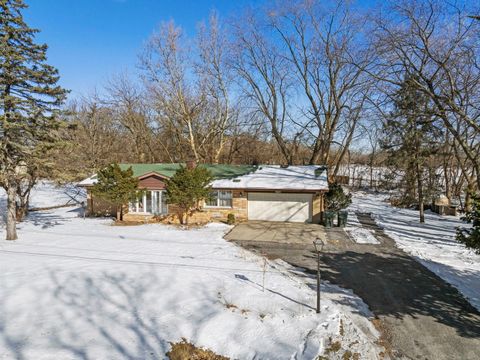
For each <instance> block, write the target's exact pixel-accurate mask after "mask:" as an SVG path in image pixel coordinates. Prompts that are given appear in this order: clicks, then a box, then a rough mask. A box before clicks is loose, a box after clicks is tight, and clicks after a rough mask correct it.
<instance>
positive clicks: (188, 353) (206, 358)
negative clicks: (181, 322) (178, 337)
mask: <svg viewBox="0 0 480 360" xmlns="http://www.w3.org/2000/svg"><path fill="white" fill-rule="evenodd" d="M170 345H172V348H171V349H170V351H169V352H167V354H166V355H167V356H168V358H169V359H170V360H229V359H228V358H227V357H225V356H221V355H217V354H215V353H214V352H213V351H211V350H208V349H202V348H198V347H196V346H195V345H193V344H191V343H189V342H187V340H186V339H185V338H183V339H182V341H180V342H177V343H170Z"/></svg>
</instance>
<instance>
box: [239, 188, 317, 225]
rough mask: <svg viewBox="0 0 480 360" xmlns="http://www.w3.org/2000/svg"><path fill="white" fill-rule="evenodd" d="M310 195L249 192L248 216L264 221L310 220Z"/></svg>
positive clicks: (251, 218)
mask: <svg viewBox="0 0 480 360" xmlns="http://www.w3.org/2000/svg"><path fill="white" fill-rule="evenodd" d="M311 207H312V195H311V194H300V193H249V194H248V218H249V219H250V220H264V221H290V222H310V221H311V219H312V218H311Z"/></svg>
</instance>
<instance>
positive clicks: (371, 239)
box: [344, 211, 380, 245]
mask: <svg viewBox="0 0 480 360" xmlns="http://www.w3.org/2000/svg"><path fill="white" fill-rule="evenodd" d="M344 230H345V232H346V233H347V234H348V236H349V237H350V239H352V240H353V241H354V242H356V243H357V244H374V245H376V244H380V241H378V240H377V238H376V237H375V235H374V233H373V232H372V231H371V230H370V229H365V228H362V225H361V224H360V222H359V221H358V219H357V215H356V214H355V213H354V212H352V211H349V212H348V221H347V226H346V227H345V228H344Z"/></svg>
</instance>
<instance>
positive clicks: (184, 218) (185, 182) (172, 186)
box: [165, 166, 213, 225]
mask: <svg viewBox="0 0 480 360" xmlns="http://www.w3.org/2000/svg"><path fill="white" fill-rule="evenodd" d="M212 180H213V178H212V174H211V173H210V171H208V170H207V169H205V168H201V167H191V168H188V167H183V166H182V167H181V168H180V170H178V171H177V172H176V173H175V175H173V176H172V177H171V178H170V179H167V180H166V182H165V183H166V185H167V192H166V194H167V202H168V203H169V204H175V205H176V207H177V214H178V219H179V221H180V224H187V225H188V218H189V217H190V213H191V211H193V210H195V209H196V208H199V204H200V202H201V201H204V200H206V199H209V198H210V192H211V188H210V182H211V181H212Z"/></svg>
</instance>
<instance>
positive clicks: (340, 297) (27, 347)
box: [0, 184, 380, 359]
mask: <svg viewBox="0 0 480 360" xmlns="http://www.w3.org/2000/svg"><path fill="white" fill-rule="evenodd" d="M52 191H53V190H52V188H49V186H48V185H46V184H43V186H41V187H40V188H39V189H37V190H36V192H35V193H34V197H36V199H32V200H33V201H34V202H35V204H36V205H37V206H38V205H43V206H51V205H55V203H56V202H57V201H58V200H59V198H57V197H56V195H54V194H52V193H51V192H52ZM2 196H4V195H3V194H0V198H1V197H2ZM58 196H59V197H60V195H58ZM40 203H41V204H40ZM79 214H80V210H79V209H78V208H71V207H69V208H61V209H56V210H49V211H39V212H34V213H31V215H30V216H29V217H28V219H27V220H26V221H25V222H23V223H22V224H20V225H19V230H18V233H19V238H20V240H18V241H16V242H6V241H4V240H0V288H1V289H2V290H1V292H0V359H9V358H24V359H86V358H88V359H123V358H129V359H163V358H165V353H166V352H167V351H168V349H169V347H170V345H169V342H171V341H179V340H180V339H181V338H182V337H185V338H186V339H187V340H189V341H191V342H193V343H195V344H196V345H197V346H202V347H207V348H210V349H212V350H213V351H215V352H216V353H218V354H222V355H225V356H228V357H231V358H237V359H254V358H255V359H314V358H316V357H317V356H318V355H320V354H323V353H325V351H326V349H327V348H328V346H329V345H330V342H331V341H340V342H341V344H342V348H344V349H347V348H348V349H349V350H350V351H352V352H354V353H355V352H357V353H359V354H361V357H362V358H365V359H376V358H379V356H378V353H379V351H380V349H378V346H377V345H376V343H375V342H376V341H377V339H378V333H377V332H376V330H375V329H374V327H373V325H372V324H371V322H370V321H369V320H368V317H369V316H371V315H370V314H369V313H368V309H367V308H366V306H365V304H364V303H363V302H362V301H361V300H360V299H359V298H358V297H356V296H355V295H353V294H352V293H351V292H350V291H347V290H343V289H340V288H338V287H335V286H332V285H329V284H324V285H322V291H323V294H322V296H323V297H322V313H321V314H320V315H318V314H316V313H315V310H314V308H313V307H314V304H315V291H314V290H313V286H312V284H307V283H305V280H304V278H301V277H298V276H296V275H294V274H293V273H292V270H293V269H291V268H290V267H289V266H288V265H286V264H284V263H281V262H268V263H266V265H265V262H264V260H263V258H260V257H257V256H255V255H253V254H251V253H249V252H247V251H245V250H243V249H241V248H238V247H236V246H234V245H233V244H231V243H228V242H226V241H225V240H224V239H223V236H224V234H225V232H226V231H228V230H229V229H230V227H228V226H226V225H223V224H210V225H209V226H207V227H204V228H198V229H192V230H182V229H179V228H176V227H171V226H166V225H157V224H151V225H142V226H112V225H111V223H110V221H109V220H106V219H85V220H84V219H82V218H80V217H79V216H78V215H79ZM4 236H5V234H4V229H3V228H0V237H4ZM264 269H265V270H266V272H264ZM264 279H265V282H264ZM308 281H310V280H308ZM338 355H339V356H341V355H342V353H341V352H338Z"/></svg>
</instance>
